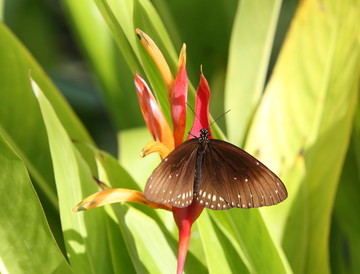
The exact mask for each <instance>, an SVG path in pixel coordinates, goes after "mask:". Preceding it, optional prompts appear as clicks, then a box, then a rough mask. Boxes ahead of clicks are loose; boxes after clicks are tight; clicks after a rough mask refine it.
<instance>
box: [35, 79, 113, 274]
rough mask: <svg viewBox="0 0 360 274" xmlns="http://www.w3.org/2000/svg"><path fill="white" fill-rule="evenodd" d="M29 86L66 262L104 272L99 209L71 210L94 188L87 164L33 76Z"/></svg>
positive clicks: (104, 238)
mask: <svg viewBox="0 0 360 274" xmlns="http://www.w3.org/2000/svg"><path fill="white" fill-rule="evenodd" d="M31 84H32V88H33V90H34V93H35V95H36V98H37V100H38V102H39V105H40V109H41V113H42V115H43V119H44V122H45V126H46V130H47V134H48V138H49V145H50V151H51V157H52V162H53V166H54V173H55V179H56V188H57V193H58V196H59V207H60V217H61V226H62V230H63V233H64V239H65V245H66V250H67V253H68V257H69V260H70V264H71V266H72V267H73V269H74V272H76V273H103V272H104V273H106V272H109V271H111V270H112V264H109V263H108V261H109V259H110V253H109V247H108V246H109V244H108V242H107V240H108V238H107V235H106V234H105V231H106V230H105V229H104V227H103V223H105V222H106V218H105V216H104V214H101V213H102V212H101V211H96V210H93V211H91V212H89V213H88V212H86V213H87V214H84V213H74V212H72V208H73V207H74V206H75V205H76V204H77V203H79V201H81V199H82V198H83V197H85V196H86V195H88V194H91V193H93V192H96V190H97V189H96V184H95V183H94V182H93V180H92V177H91V172H90V169H89V167H88V166H87V165H86V163H85V162H84V160H82V159H81V158H80V154H79V153H78V151H77V150H76V149H75V148H74V146H73V144H72V142H71V140H70V138H69V136H68V135H67V133H66V131H65V129H64V128H63V126H62V124H61V122H60V120H59V119H58V117H57V115H56V113H55V111H54V109H53V108H52V106H51V104H50V102H49V100H48V99H47V98H46V97H45V95H44V94H43V92H42V90H41V89H40V87H39V86H38V85H37V84H36V82H35V81H34V80H32V82H31Z"/></svg>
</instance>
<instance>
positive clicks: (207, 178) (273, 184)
mask: <svg viewBox="0 0 360 274" xmlns="http://www.w3.org/2000/svg"><path fill="white" fill-rule="evenodd" d="M145 197H146V198H147V199H148V200H150V201H153V202H157V203H170V204H172V205H173V206H174V207H179V208H182V207H187V206H189V205H190V204H191V203H192V201H193V200H196V201H197V202H198V203H199V204H200V205H201V206H203V207H207V208H210V209H214V210H223V209H229V208H233V207H238V208H253V207H261V206H269V205H274V204H277V203H279V202H281V201H283V200H284V199H286V197H287V191H286V188H285V186H284V184H283V183H282V182H281V180H280V179H279V178H278V177H277V176H276V175H275V174H274V173H273V172H272V171H270V170H269V169H268V168H267V167H266V166H265V165H263V164H262V163H260V162H259V161H258V160H257V159H255V158H254V157H253V156H251V155H250V154H248V153H247V152H245V151H244V150H242V149H240V148H238V147H236V146H234V145H232V144H230V143H227V142H225V141H221V140H217V139H209V131H208V130H207V129H201V130H200V136H199V137H198V138H197V137H196V138H194V139H190V140H188V141H186V142H184V143H183V144H181V145H180V146H178V147H177V148H176V149H175V150H174V151H173V152H171V153H170V154H169V155H168V156H167V157H166V158H165V159H164V160H163V161H162V162H161V163H160V165H159V166H158V167H157V168H156V169H155V170H154V172H153V174H152V175H151V176H150V178H149V179H148V182H147V184H146V187H145Z"/></svg>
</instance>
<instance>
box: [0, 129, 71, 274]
mask: <svg viewBox="0 0 360 274" xmlns="http://www.w3.org/2000/svg"><path fill="white" fill-rule="evenodd" d="M0 166H1V172H0V180H1V184H0V193H1V194H2V196H1V199H0V219H1V226H0V238H1V245H0V258H1V260H0V261H1V263H0V272H1V273H45V272H46V273H71V272H72V271H71V268H70V266H69V265H68V263H67V261H66V259H65V258H64V256H63V254H62V253H61V251H60V249H59V248H58V246H57V244H56V242H55V239H54V237H53V235H52V233H51V231H50V228H49V225H48V224H47V221H46V218H45V215H44V213H43V210H42V207H41V204H40V201H39V199H38V197H37V195H36V192H35V191H34V188H33V186H32V184H31V181H30V178H29V174H28V172H27V170H26V167H25V165H24V163H23V161H22V160H21V159H20V157H19V156H18V155H17V153H16V152H15V150H14V149H13V148H12V147H11V145H10V144H9V142H8V141H7V140H6V139H5V138H4V136H3V135H2V134H1V132H0ZM45 258H46V260H45Z"/></svg>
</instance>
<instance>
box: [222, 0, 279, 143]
mask: <svg viewBox="0 0 360 274" xmlns="http://www.w3.org/2000/svg"><path fill="white" fill-rule="evenodd" d="M281 2H282V1H281V0H271V1H268V0H261V1H239V6H238V9H237V13H236V17H235V21H234V25H233V30H232V34H231V41H230V50H229V61H228V67H227V76H226V83H225V109H226V110H227V109H231V113H230V114H229V115H226V116H225V118H226V123H227V132H228V138H229V140H230V141H231V142H233V143H235V144H242V143H243V141H244V138H245V135H246V133H247V130H248V128H249V125H250V122H251V120H252V118H253V115H254V112H255V110H256V107H257V106H258V104H259V101H260V97H261V95H262V92H263V89H264V85H265V78H266V73H267V70H268V64H269V59H270V54H271V49H272V45H273V39H274V35H275V30H276V24H277V21H278V17H279V12H280V8H281Z"/></svg>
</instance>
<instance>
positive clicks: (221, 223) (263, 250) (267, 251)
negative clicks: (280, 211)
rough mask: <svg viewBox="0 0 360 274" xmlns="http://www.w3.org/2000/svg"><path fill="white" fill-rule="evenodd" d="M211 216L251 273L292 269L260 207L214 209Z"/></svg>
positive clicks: (289, 270)
mask: <svg viewBox="0 0 360 274" xmlns="http://www.w3.org/2000/svg"><path fill="white" fill-rule="evenodd" d="M211 216H212V218H213V219H214V221H215V223H216V224H217V226H218V227H219V228H220V229H221V231H222V232H223V233H224V234H225V236H226V237H227V238H228V241H229V242H230V243H232V245H233V248H234V249H235V250H236V252H237V254H238V255H239V256H240V258H241V260H242V263H241V264H240V265H244V266H242V267H246V268H247V271H248V272H250V273H289V272H291V269H290V267H289V266H288V263H287V260H286V258H285V256H283V254H282V250H281V248H280V247H279V246H277V245H276V243H275V242H274V240H273V239H272V237H271V234H270V233H269V231H268V229H267V227H266V225H265V223H264V221H263V220H262V218H261V215H260V214H259V212H258V210H257V209H251V210H241V209H234V210H229V211H224V212H219V211H213V212H211Z"/></svg>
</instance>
